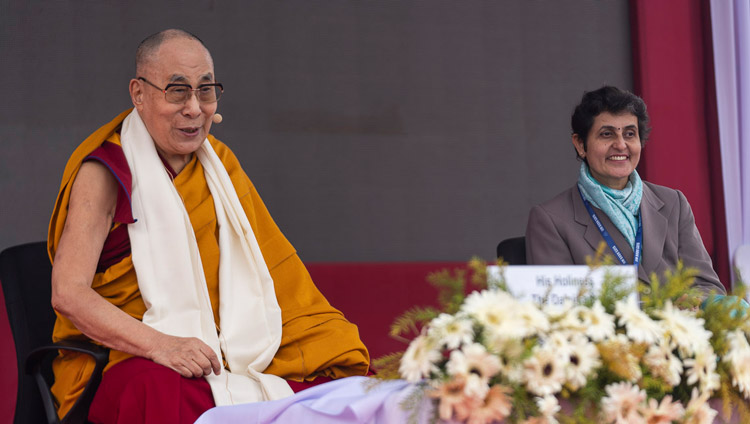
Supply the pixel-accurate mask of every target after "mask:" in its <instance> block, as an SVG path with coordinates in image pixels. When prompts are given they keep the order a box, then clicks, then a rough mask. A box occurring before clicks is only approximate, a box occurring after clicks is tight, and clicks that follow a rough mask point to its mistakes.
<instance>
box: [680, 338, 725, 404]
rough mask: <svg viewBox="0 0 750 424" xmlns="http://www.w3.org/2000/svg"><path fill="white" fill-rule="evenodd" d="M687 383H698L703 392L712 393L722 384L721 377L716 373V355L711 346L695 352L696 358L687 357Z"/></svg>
mask: <svg viewBox="0 0 750 424" xmlns="http://www.w3.org/2000/svg"><path fill="white" fill-rule="evenodd" d="M685 371H686V372H685V374H686V375H687V384H696V383H698V389H699V390H700V391H701V392H708V393H711V392H713V391H714V390H716V389H718V388H719V387H720V386H721V377H719V374H717V373H716V355H715V354H714V351H713V350H712V349H711V348H708V349H705V350H702V351H700V352H698V353H696V354H695V358H688V359H685Z"/></svg>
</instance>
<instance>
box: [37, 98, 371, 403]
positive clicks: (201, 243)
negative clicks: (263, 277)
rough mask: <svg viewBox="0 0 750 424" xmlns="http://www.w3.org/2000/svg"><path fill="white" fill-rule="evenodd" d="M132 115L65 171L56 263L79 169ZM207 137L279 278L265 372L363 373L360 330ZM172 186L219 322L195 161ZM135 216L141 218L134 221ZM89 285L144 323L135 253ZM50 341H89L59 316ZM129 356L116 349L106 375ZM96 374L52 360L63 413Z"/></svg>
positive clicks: (70, 356)
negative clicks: (272, 349)
mask: <svg viewBox="0 0 750 424" xmlns="http://www.w3.org/2000/svg"><path fill="white" fill-rule="evenodd" d="M128 113H130V110H127V111H125V112H123V113H122V114H120V115H119V116H117V117H116V118H115V119H114V120H112V121H111V122H109V123H108V124H106V125H104V126H103V127H101V128H99V129H98V130H97V131H95V132H94V133H93V134H92V135H90V136H89V137H88V138H87V139H86V140H85V141H84V142H83V143H81V145H79V146H78V148H77V149H76V150H75V151H74V152H73V154H72V156H71V158H70V159H69V160H68V164H67V165H66V167H65V171H64V173H63V178H62V183H61V185H60V192H59V195H58V198H57V202H56V204H55V209H54V212H53V214H52V218H51V220H50V226H49V235H48V240H47V247H48V251H49V255H50V260H51V261H52V263H53V266H54V257H55V252H56V250H57V247H58V243H59V241H60V237H61V235H62V231H63V228H64V226H65V219H66V217H67V213H68V202H69V200H70V193H71V188H72V185H73V181H74V180H75V177H76V175H77V173H78V171H79V169H80V167H81V164H82V162H83V160H84V158H86V156H88V155H89V154H90V153H91V152H93V151H94V150H95V149H97V148H98V147H99V146H101V145H102V143H103V142H105V141H110V142H112V143H115V144H118V145H119V144H120V140H119V134H118V131H119V128H120V125H121V123H122V121H123V120H124V119H125V117H126V116H127V115H128ZM208 140H209V142H210V143H211V145H212V146H213V148H214V150H215V151H216V154H217V155H218V156H219V158H220V159H221V161H222V163H223V164H224V166H225V167H226V169H227V172H228V174H229V177H230V179H231V181H232V183H233V185H234V188H235V190H236V191H237V195H238V197H239V199H240V203H241V204H242V207H243V209H244V211H245V213H246V214H247V218H248V220H249V221H250V225H251V226H252V228H253V232H254V233H255V236H256V238H257V240H258V244H259V246H260V249H261V252H262V253H263V258H264V260H265V261H266V265H267V266H268V270H269V271H270V273H271V277H272V278H273V281H274V287H275V289H276V297H277V299H278V302H279V306H280V307H281V311H282V312H281V315H282V316H281V318H282V338H281V345H280V346H279V350H278V351H277V352H276V355H275V357H274V359H273V361H272V362H271V364H270V365H269V366H268V368H267V369H266V370H265V371H264V372H266V373H270V374H275V375H278V376H280V377H282V378H285V379H288V380H293V381H306V380H312V379H314V378H315V377H317V376H326V377H331V378H341V377H347V376H352V375H364V374H366V373H367V369H368V366H369V355H368V352H367V349H366V348H365V346H364V344H362V342H361V340H360V339H359V333H358V331H357V327H356V326H355V325H354V324H352V323H350V322H348V321H347V320H346V318H344V316H343V315H342V314H341V312H339V311H338V310H336V309H335V308H333V307H332V306H331V305H330V304H329V303H328V301H327V300H326V299H325V297H323V295H322V294H321V293H320V291H318V289H317V288H316V287H315V284H314V283H313V281H312V279H311V278H310V275H309V274H308V272H307V270H306V269H305V267H304V265H303V264H302V261H301V260H300V259H299V257H298V256H297V253H296V251H295V249H294V247H293V246H292V245H291V244H290V243H289V241H287V239H286V238H285V237H284V235H283V234H282V233H281V231H280V230H279V228H278V227H277V226H276V224H275V223H274V221H273V219H272V218H271V216H270V214H269V213H268V210H267V209H266V207H265V205H264V204H263V201H262V200H261V198H260V196H259V195H258V192H257V191H256V189H255V187H254V186H253V184H252V182H251V181H250V179H249V178H248V177H247V175H246V174H245V172H244V171H243V170H242V168H241V166H240V164H239V161H238V160H237V158H236V157H235V156H234V154H233V153H232V151H231V150H230V149H229V148H228V147H227V146H226V145H224V144H223V143H222V142H220V141H219V140H217V139H215V138H214V137H213V136H211V135H209V136H208ZM174 184H175V187H176V189H177V191H178V192H179V193H180V196H181V197H182V199H183V201H184V204H185V208H186V210H187V212H188V215H189V216H190V221H191V224H192V226H193V230H194V232H195V235H196V239H197V243H198V248H199V250H200V253H201V261H202V263H203V269H204V273H205V275H206V282H207V285H208V290H209V295H210V297H211V305H212V307H213V310H214V319H215V320H216V322H217V325H219V327H220V326H221V324H220V323H219V317H218V302H219V290H218V284H219V281H218V274H219V272H218V269H219V255H220V252H219V245H218V240H217V238H218V231H217V230H218V229H217V228H216V225H217V224H216V216H215V210H214V205H213V198H212V197H211V193H210V191H209V190H208V186H207V184H206V180H205V177H204V175H203V167H202V166H201V164H200V161H198V160H197V159H196V158H195V155H194V157H193V159H192V161H191V162H190V163H189V164H188V165H187V166H186V167H185V168H184V169H183V170H182V171H181V172H180V173H179V174H178V175H177V176H176V177H175V179H174ZM135 218H136V219H137V218H138V217H135ZM91 286H92V288H93V289H94V290H95V291H96V292H97V293H99V294H100V295H101V296H102V297H104V298H105V299H107V300H108V301H109V302H110V303H112V304H114V305H115V306H117V307H118V308H120V309H121V310H123V311H124V312H126V313H127V314H128V315H130V316H132V317H134V318H136V319H139V320H140V319H142V317H143V314H144V312H145V311H146V307H145V305H144V303H143V299H142V298H141V295H140V292H139V289H138V281H137V278H136V275H135V270H134V268H133V262H132V258H131V256H130V255H128V256H127V257H125V258H124V259H123V260H121V261H120V262H118V263H116V264H114V265H112V266H110V267H109V268H107V269H106V270H104V271H103V272H98V273H96V275H95V276H94V280H93V281H92V285H91ZM52 338H53V341H60V340H89V339H88V338H87V337H86V336H85V335H83V334H82V333H81V332H80V331H79V330H78V329H77V328H76V327H75V326H74V325H73V323H72V322H71V321H70V320H68V319H67V318H65V317H64V316H62V315H60V314H59V313H58V314H57V321H56V323H55V328H54V331H53V335H52ZM128 357H130V355H128V354H126V353H124V352H119V351H115V350H112V351H110V357H109V364H108V365H107V368H105V372H106V371H107V370H108V369H109V368H110V367H111V366H112V365H114V364H116V363H118V362H121V361H123V360H124V359H127V358H128ZM93 369H94V361H93V360H92V359H91V358H90V357H89V356H88V355H85V354H78V353H74V352H69V351H61V354H60V356H58V357H57V358H56V359H55V361H54V363H53V371H54V374H55V383H54V385H53V387H52V391H53V394H54V395H55V398H56V399H57V401H58V402H59V410H58V412H59V414H60V415H63V414H65V413H66V412H67V411H68V410H69V409H70V407H72V406H73V403H74V402H75V400H76V399H77V398H78V396H80V394H81V393H82V392H83V388H84V386H85V384H86V382H87V381H88V380H89V377H90V375H91V373H92V371H93Z"/></svg>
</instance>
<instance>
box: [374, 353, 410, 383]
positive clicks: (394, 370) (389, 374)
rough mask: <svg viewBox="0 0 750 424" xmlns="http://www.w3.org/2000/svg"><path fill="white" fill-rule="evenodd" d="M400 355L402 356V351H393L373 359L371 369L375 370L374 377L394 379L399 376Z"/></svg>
mask: <svg viewBox="0 0 750 424" xmlns="http://www.w3.org/2000/svg"><path fill="white" fill-rule="evenodd" d="M402 356H404V353H403V352H394V353H389V354H388V355H385V356H381V357H380V358H377V359H373V361H372V369H373V370H375V371H376V372H377V374H375V377H376V378H378V379H381V380H396V379H399V378H401V374H399V372H398V367H399V364H400V362H401V357H402Z"/></svg>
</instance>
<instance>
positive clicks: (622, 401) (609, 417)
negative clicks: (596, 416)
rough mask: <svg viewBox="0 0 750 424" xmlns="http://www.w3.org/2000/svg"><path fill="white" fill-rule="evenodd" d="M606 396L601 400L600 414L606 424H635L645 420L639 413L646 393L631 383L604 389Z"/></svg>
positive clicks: (617, 384)
mask: <svg viewBox="0 0 750 424" xmlns="http://www.w3.org/2000/svg"><path fill="white" fill-rule="evenodd" d="M604 390H605V391H606V392H607V396H605V397H604V398H602V413H603V414H604V420H605V421H606V422H608V423H611V422H615V423H618V424H620V423H622V424H637V423H645V422H646V420H645V419H644V418H643V416H642V415H641V414H640V413H639V409H640V407H641V404H642V403H643V402H644V401H645V400H646V392H645V391H643V390H640V389H639V388H638V386H634V385H633V384H631V383H614V384H610V385H609V386H607V387H605V388H604Z"/></svg>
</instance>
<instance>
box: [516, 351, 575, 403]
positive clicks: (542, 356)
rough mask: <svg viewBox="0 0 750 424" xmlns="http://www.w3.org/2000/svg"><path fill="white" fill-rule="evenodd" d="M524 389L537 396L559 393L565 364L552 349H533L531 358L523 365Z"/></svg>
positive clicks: (563, 377) (563, 378) (563, 379)
mask: <svg viewBox="0 0 750 424" xmlns="http://www.w3.org/2000/svg"><path fill="white" fill-rule="evenodd" d="M523 367H524V369H523V379H524V382H525V383H526V388H527V389H528V390H529V391H530V392H532V393H534V394H535V395H537V396H547V395H552V394H555V393H557V392H559V391H560V390H561V389H562V384H563V382H564V381H565V369H564V367H565V363H564V362H563V361H562V360H561V358H560V356H559V355H558V354H557V352H555V351H554V350H553V349H551V348H549V347H542V346H536V347H534V349H533V351H532V354H531V357H529V358H528V359H527V360H526V361H524V363H523Z"/></svg>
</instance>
